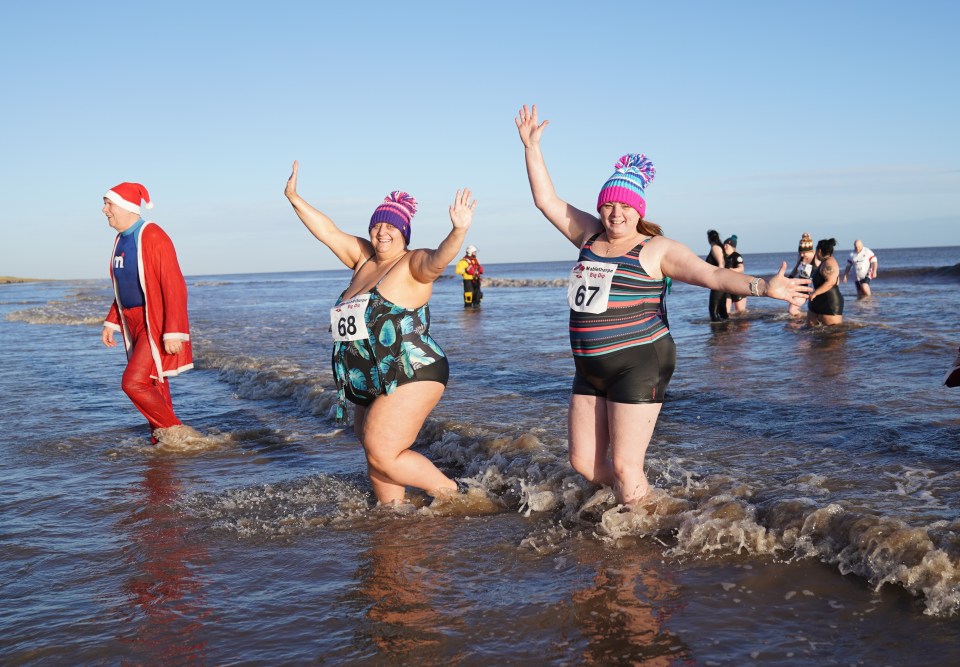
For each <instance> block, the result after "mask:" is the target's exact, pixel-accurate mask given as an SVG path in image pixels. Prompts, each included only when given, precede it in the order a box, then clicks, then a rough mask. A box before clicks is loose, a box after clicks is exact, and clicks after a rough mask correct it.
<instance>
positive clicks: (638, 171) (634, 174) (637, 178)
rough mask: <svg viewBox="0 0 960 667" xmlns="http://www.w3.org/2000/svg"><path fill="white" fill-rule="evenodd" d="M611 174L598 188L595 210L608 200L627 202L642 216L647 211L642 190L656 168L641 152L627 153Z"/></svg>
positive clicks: (654, 173)
mask: <svg viewBox="0 0 960 667" xmlns="http://www.w3.org/2000/svg"><path fill="white" fill-rule="evenodd" d="M614 168H615V169H616V171H615V172H613V175H612V176H611V177H610V178H608V179H607V182H606V183H604V184H603V187H602V188H600V195H599V196H598V197H597V210H598V211H599V210H600V207H601V206H603V205H604V204H606V203H608V202H620V203H621V204H629V205H630V206H632V207H633V208H635V209H637V211H638V212H639V213H640V217H641V218H642V217H643V216H644V214H645V213H646V212H647V202H646V200H645V199H644V198H643V190H644V188H646V187H647V184H648V183H649V182H650V181H652V180H653V177H654V176H655V175H656V173H657V170H656V169H654V168H653V163H652V162H651V161H650V160H648V159H647V156H646V155H643V154H642V153H640V154H636V153H627V154H626V155H624V156H623V157H621V158H620V159H619V160H617V164H615V165H614Z"/></svg>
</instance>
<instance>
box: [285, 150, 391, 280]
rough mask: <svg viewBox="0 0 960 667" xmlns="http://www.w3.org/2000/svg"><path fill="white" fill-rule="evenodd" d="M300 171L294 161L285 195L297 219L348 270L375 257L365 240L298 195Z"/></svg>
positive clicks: (371, 247)
mask: <svg viewBox="0 0 960 667" xmlns="http://www.w3.org/2000/svg"><path fill="white" fill-rule="evenodd" d="M299 169H300V165H299V164H298V163H297V161H296V160H294V161H293V171H292V172H291V174H290V178H289V179H287V186H286V187H285V188H284V190H283V194H284V195H286V197H287V199H289V200H290V204H291V205H292V206H293V210H294V211H296V213H297V217H299V218H300V221H301V222H303V224H304V226H305V227H306V228H307V229H308V230H310V233H311V234H313V235H314V236H315V237H316V238H317V240H318V241H320V242H321V243H323V244H324V245H325V246H327V247H328V248H330V250H332V251H333V254H334V255H336V256H337V259H339V260H340V261H341V262H343V263H344V264H345V265H346V267H347V268H348V269H353V268H356V266H357V263H358V262H359V261H360V259H361V258H364V257H370V256H371V255H373V246H371V245H370V242H369V241H368V240H366V239H364V238H360V237H359V236H353V235H351V234H347V233H346V232H344V231H342V230H340V229H339V228H338V227H337V226H336V225H335V224H333V220H331V219H330V218H328V217H327V216H326V215H324V214H323V213H321V212H320V211H318V210H317V209H315V208H314V207H312V206H311V205H310V204H308V203H307V201H306V200H305V199H304V198H303V197H301V196H300V195H299V194H297V172H298V171H299Z"/></svg>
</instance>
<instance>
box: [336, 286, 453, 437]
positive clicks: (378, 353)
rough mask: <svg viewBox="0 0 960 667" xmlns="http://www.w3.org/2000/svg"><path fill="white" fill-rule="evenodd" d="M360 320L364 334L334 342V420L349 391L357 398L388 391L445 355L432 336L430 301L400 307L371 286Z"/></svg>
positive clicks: (341, 413) (365, 397) (372, 397)
mask: <svg viewBox="0 0 960 667" xmlns="http://www.w3.org/2000/svg"><path fill="white" fill-rule="evenodd" d="M340 297H341V299H342V298H343V295H342V294H341V295H340ZM339 302H340V299H338V300H337V303H339ZM364 321H365V322H366V325H367V332H368V334H369V335H368V337H367V338H366V339H363V340H355V341H338V342H334V344H333V375H334V379H335V381H336V383H337V397H338V399H339V400H338V405H337V419H338V420H342V419H343V416H344V408H345V407H346V398H347V393H348V392H349V393H350V395H351V396H353V397H356V398H358V399H360V400H361V401H371V400H373V399H374V398H376V397H377V396H380V395H381V394H392V393H393V392H394V391H396V389H397V387H398V386H400V385H402V384H405V383H406V382H409V381H411V380H413V379H414V375H415V373H416V371H417V369H420V368H424V367H425V366H429V365H430V364H432V363H435V362H436V361H439V360H440V359H443V358H444V356H445V355H444V353H443V350H442V349H440V346H439V345H438V344H437V342H436V341H435V340H433V338H432V337H431V336H430V304H424V305H422V306H420V307H419V308H404V307H403V306H398V305H397V304H395V303H393V302H392V301H388V300H387V299H386V298H384V296H383V295H382V294H380V292H379V290H378V289H377V288H376V287H374V288H373V289H371V290H370V301H369V303H368V304H367V309H366V311H365V312H364Z"/></svg>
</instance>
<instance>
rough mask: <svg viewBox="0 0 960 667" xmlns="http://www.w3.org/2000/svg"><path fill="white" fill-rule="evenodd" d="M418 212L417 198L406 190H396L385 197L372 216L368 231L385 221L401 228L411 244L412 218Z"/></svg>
mask: <svg viewBox="0 0 960 667" xmlns="http://www.w3.org/2000/svg"><path fill="white" fill-rule="evenodd" d="M416 212H417V200H416V199H414V198H413V197H411V196H410V195H408V194H407V193H406V192H401V191H400V190H394V191H393V192H391V193H390V194H389V195H387V196H386V197H385V198H384V200H383V203H382V204H380V205H379V206H378V207H377V208H376V210H375V211H374V212H373V215H371V216H370V226H369V227H368V228H367V232H368V233H369V232H370V231H372V230H373V228H374V227H375V226H376V225H377V224H378V223H381V222H385V223H387V224H388V225H393V226H394V227H396V228H397V229H399V230H400V233H401V234H403V240H404V241H406V242H407V245H410V220H411V218H413V216H414V214H415V213H416Z"/></svg>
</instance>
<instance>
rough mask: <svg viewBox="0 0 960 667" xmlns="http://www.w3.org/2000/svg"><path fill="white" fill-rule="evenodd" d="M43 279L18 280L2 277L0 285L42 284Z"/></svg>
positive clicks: (11, 277)
mask: <svg viewBox="0 0 960 667" xmlns="http://www.w3.org/2000/svg"><path fill="white" fill-rule="evenodd" d="M42 282H43V278H16V277H14V276H0V285H12V284H14V283H42Z"/></svg>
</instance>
